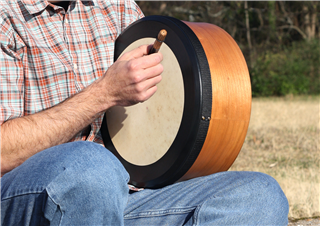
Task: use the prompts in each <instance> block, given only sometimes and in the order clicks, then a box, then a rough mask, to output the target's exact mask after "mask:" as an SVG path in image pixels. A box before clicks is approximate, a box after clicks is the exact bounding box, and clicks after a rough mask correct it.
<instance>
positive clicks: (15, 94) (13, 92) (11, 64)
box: [0, 10, 25, 125]
mask: <svg viewBox="0 0 320 227" xmlns="http://www.w3.org/2000/svg"><path fill="white" fill-rule="evenodd" d="M12 21H14V19H13V18H9V16H7V17H6V13H5V12H4V11H3V10H0V125H2V124H3V122H5V121H7V120H9V119H13V118H16V117H20V116H22V115H23V112H24V109H23V106H24V86H23V84H24V76H23V75H24V73H23V54H24V51H25V48H24V47H25V45H24V43H23V42H22V40H21V38H20V37H19V36H18V35H17V34H16V33H15V31H14V29H13V26H12Z"/></svg>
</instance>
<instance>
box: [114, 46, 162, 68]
mask: <svg viewBox="0 0 320 227" xmlns="http://www.w3.org/2000/svg"><path fill="white" fill-rule="evenodd" d="M151 46H152V45H149V46H148V45H143V46H139V47H138V48H136V49H134V50H132V51H129V52H127V53H125V54H123V55H122V56H121V57H120V58H119V59H118V61H132V62H131V63H132V64H134V65H133V68H135V67H137V68H138V67H140V68H144V69H145V68H149V67H152V66H154V65H157V64H159V63H160V62H161V61H162V59H163V56H162V54H161V53H160V52H159V53H155V54H151V55H147V54H148V51H149V49H150V48H151Z"/></svg>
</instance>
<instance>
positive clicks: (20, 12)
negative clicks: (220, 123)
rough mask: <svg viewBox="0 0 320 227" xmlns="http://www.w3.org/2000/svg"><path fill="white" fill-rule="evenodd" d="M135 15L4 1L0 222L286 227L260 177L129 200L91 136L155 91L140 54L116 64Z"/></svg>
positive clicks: (90, 6)
mask: <svg viewBox="0 0 320 227" xmlns="http://www.w3.org/2000/svg"><path fill="white" fill-rule="evenodd" d="M141 17H143V14H142V13H141V11H140V9H139V8H138V6H137V5H136V4H135V3H134V2H131V1H80V0H76V1H70V2H57V1H46V0H38V1H35V0H14V1H9V0H8V1H7V2H3V1H2V2H1V3H0V38H1V39H0V42H1V43H0V47H1V49H0V63H1V68H0V73H1V74H0V75H1V77H0V101H1V103H0V108H1V109H0V123H1V175H3V177H2V179H1V224H2V225H49V224H50V225H286V224H287V214H288V203H287V200H286V198H285V196H284V194H283V192H282V190H281V189H280V187H279V185H278V184H277V182H276V181H275V180H274V179H272V178H271V177H269V176H267V175H264V174H261V173H250V172H224V173H218V174H213V175H211V176H207V177H200V178H196V179H192V180H189V181H186V182H180V183H176V184H173V185H170V186H167V187H164V188H161V189H158V190H149V189H145V190H142V191H139V192H134V191H131V190H130V191H129V188H128V186H127V182H128V180H129V175H128V173H127V172H126V171H125V169H124V167H123V166H122V165H121V163H120V162H119V161H118V160H117V159H116V158H115V157H114V156H113V154H112V153H111V152H109V151H108V150H107V149H105V148H104V147H103V146H101V145H102V140H101V135H100V132H99V129H100V126H101V122H102V117H103V113H104V112H105V111H106V110H107V109H108V108H110V107H112V106H116V105H121V106H128V105H133V104H136V103H139V102H143V101H145V100H147V99H148V98H149V97H151V96H152V95H153V94H154V93H155V92H156V90H157V86H156V85H157V84H158V83H159V82H160V81H161V73H162V71H163V67H162V65H161V60H162V55H161V53H157V54H152V55H148V56H145V55H146V54H147V52H148V48H149V47H148V46H147V45H145V46H141V47H139V48H137V49H135V50H133V51H131V52H128V53H126V54H124V55H123V56H122V57H121V58H119V59H118V60H117V61H116V62H114V63H113V47H114V41H115V39H116V38H117V36H118V35H119V34H120V33H121V32H122V31H123V30H124V29H125V28H126V27H127V26H128V25H129V24H130V23H132V22H134V21H136V20H137V19H139V18H141ZM71 141H72V142H71Z"/></svg>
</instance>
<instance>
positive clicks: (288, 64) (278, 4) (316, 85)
mask: <svg viewBox="0 0 320 227" xmlns="http://www.w3.org/2000/svg"><path fill="white" fill-rule="evenodd" d="M137 3H138V5H139V6H140V7H141V9H142V11H143V12H144V14H145V15H146V16H149V15H163V16H171V17H175V18H177V19H180V20H185V21H191V22H207V23H212V24H215V25H217V26H219V27H221V28H223V29H224V30H226V31H227V32H228V33H229V34H230V35H231V36H232V37H233V38H234V39H235V41H236V42H237V43H238V45H239V46H240V48H241V50H242V52H243V54H244V56H245V58H246V60H247V64H248V67H249V71H250V77H251V83H252V94H253V96H284V95H289V94H293V95H318V94H319V93H320V17H319V11H320V2H318V1H290V2H289V1H261V2H260V1H137Z"/></svg>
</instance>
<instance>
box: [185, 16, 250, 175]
mask: <svg viewBox="0 0 320 227" xmlns="http://www.w3.org/2000/svg"><path fill="white" fill-rule="evenodd" d="M184 23H185V24H187V25H188V26H189V27H190V28H191V29H192V31H193V32H194V33H195V34H196V36H197V37H198V39H199V41H200V42H201V45H202V46H203V48H204V51H205V53H206V56H207V60H208V63H209V67H210V73H211V81H212V112H211V120H210V124H209V129H208V133H207V138H206V140H205V142H204V144H203V147H202V149H201V151H200V154H199V156H198V158H197V160H196V161H195V162H194V164H193V165H192V167H191V168H190V169H189V171H188V172H187V173H186V174H185V175H184V176H183V177H182V178H181V180H186V179H190V178H194V177H198V176H205V175H208V174H211V173H216V172H221V171H226V170H228V169H229V168H230V166H231V165H232V164H233V162H234V161H235V159H236V157H237V156H238V154H239V152H240V150H241V147H242V145H243V142H244V140H245V137H246V134H247V130H248V126H249V121H250V114H251V83H250V77H249V71H248V67H247V64H246V61H245V58H244V56H243V54H242V52H241V50H240V48H239V46H238V45H237V43H236V42H235V41H234V39H233V38H232V37H231V36H230V35H229V34H228V33H227V32H226V31H224V30H223V29H221V28H220V27H218V26H216V25H213V24H208V23H192V22H184ZM210 37H214V38H210Z"/></svg>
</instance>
